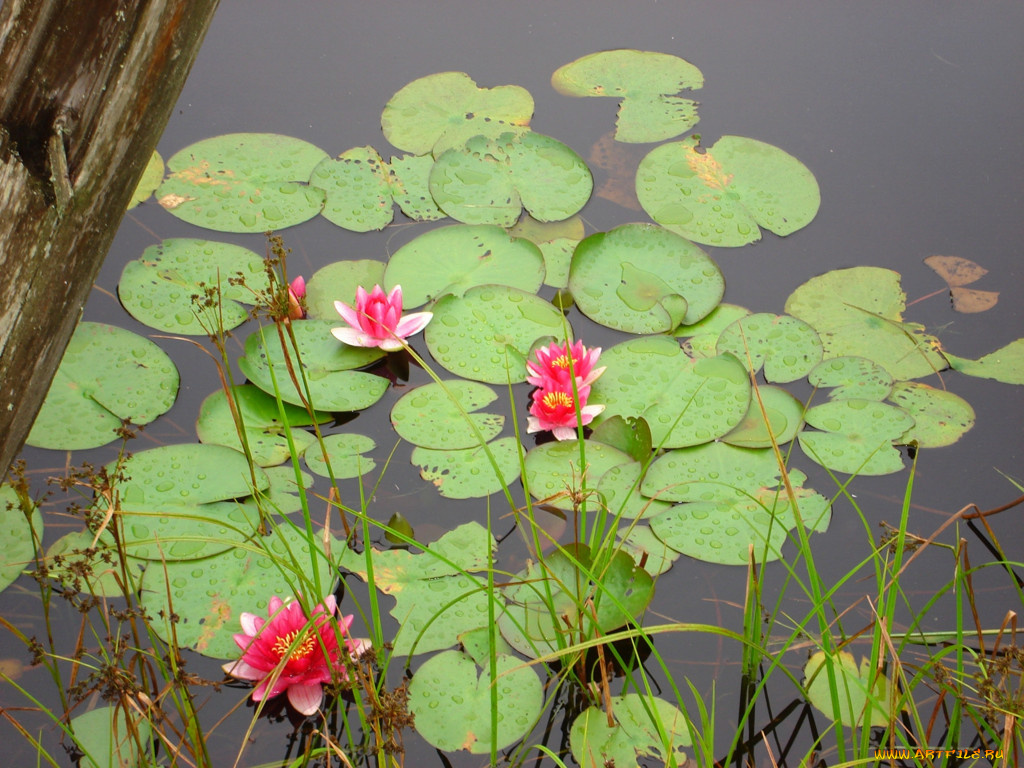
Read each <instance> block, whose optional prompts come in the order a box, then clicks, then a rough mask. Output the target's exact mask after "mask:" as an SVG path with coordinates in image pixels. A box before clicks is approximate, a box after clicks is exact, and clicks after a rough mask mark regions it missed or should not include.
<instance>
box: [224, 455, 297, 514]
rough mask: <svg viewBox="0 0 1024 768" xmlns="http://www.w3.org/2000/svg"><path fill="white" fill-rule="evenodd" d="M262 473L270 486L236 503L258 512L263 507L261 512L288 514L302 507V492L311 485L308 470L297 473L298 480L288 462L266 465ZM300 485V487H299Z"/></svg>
mask: <svg viewBox="0 0 1024 768" xmlns="http://www.w3.org/2000/svg"><path fill="white" fill-rule="evenodd" d="M263 474H264V475H266V476H267V480H268V481H270V487H269V488H265V489H263V490H261V491H260V492H259V493H258V494H254V495H253V496H250V497H248V498H246V499H242V500H241V501H236V502H235V503H236V504H239V505H240V506H243V507H246V508H248V509H249V510H250V511H252V512H255V513H256V514H259V510H260V508H261V507H262V508H263V514H264V516H266V515H267V514H270V513H273V514H277V515H282V516H283V515H290V514H291V513H292V512H298V511H299V510H300V509H302V493H303V490H308V489H309V488H312V487H313V476H312V475H311V474H309V473H308V472H300V473H299V478H300V480H299V481H296V479H295V468H294V467H292V466H291V465H290V464H284V465H282V466H278V467H266V468H265V469H264V470H263ZM300 486H301V487H300Z"/></svg>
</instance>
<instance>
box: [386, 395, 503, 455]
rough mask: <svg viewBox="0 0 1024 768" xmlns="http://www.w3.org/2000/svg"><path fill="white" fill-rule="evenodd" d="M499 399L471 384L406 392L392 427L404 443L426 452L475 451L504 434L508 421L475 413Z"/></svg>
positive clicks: (398, 403)
mask: <svg viewBox="0 0 1024 768" xmlns="http://www.w3.org/2000/svg"><path fill="white" fill-rule="evenodd" d="M497 398H498V395H497V393H496V392H495V391H494V390H493V389H491V388H490V387H488V386H486V385H485V384H478V383H476V382H472V381H461V380H455V381H445V382H442V383H440V384H438V383H434V384H426V385H424V386H422V387H416V388H415V389H413V390H411V391H409V392H406V393H405V394H404V395H402V397H401V398H399V400H398V402H397V403H395V406H394V408H392V409H391V426H393V427H394V428H395V431H396V432H397V433H398V434H399V435H400V436H401V437H402V438H403V439H405V440H408V441H409V442H410V443H412V444H413V445H418V446H421V447H423V448H436V449H440V450H445V451H449V450H453V449H456V448H475V447H479V446H480V444H481V443H485V442H487V441H488V440H491V439H492V438H494V437H497V435H498V433H499V432H501V427H502V425H503V424H504V423H505V417H504V416H502V415H501V414H497V413H475V411H478V410H479V409H481V408H483V407H485V406H487V405H489V404H490V403H492V402H494V401H495V400H496V399H497Z"/></svg>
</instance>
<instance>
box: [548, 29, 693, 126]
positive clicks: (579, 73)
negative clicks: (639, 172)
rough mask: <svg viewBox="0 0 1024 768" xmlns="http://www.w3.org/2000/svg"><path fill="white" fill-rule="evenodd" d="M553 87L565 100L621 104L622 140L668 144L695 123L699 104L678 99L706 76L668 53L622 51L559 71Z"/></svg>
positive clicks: (588, 58)
mask: <svg viewBox="0 0 1024 768" xmlns="http://www.w3.org/2000/svg"><path fill="white" fill-rule="evenodd" d="M551 85H552V86H554V88H555V90H556V91H558V92H559V93H561V94H563V95H565V96H605V97H611V98H616V99H622V103H621V104H620V106H619V116H618V119H617V120H616V124H615V138H616V140H618V141H623V142H631V143H646V142H654V141H664V140H665V139H671V138H672V137H674V136H678V135H679V134H681V133H685V132H686V131H688V130H690V129H691V128H693V126H695V125H696V124H697V121H698V120H699V119H700V118H698V116H697V102H695V101H692V100H691V99H684V98H681V97H679V96H677V95H676V94H677V93H679V92H680V91H682V90H695V89H698V88H702V87H703V86H704V75H703V74H702V73H701V71H700V70H699V69H697V67H695V66H693V64H691V63H690V62H688V61H685V60H684V59H680V58H679V57H678V56H672V55H670V54H667V53H657V52H654V51H636V50H631V49H619V50H614V51H599V52H598V53H591V54H589V55H587V56H583V57H582V58H579V59H576V61H573V62H570V63H569V64H565V65H564V66H561V67H559V68H558V69H557V70H555V73H554V74H553V75H552V76H551Z"/></svg>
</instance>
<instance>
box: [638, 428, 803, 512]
mask: <svg viewBox="0 0 1024 768" xmlns="http://www.w3.org/2000/svg"><path fill="white" fill-rule="evenodd" d="M804 477H805V476H804V475H803V473H801V472H799V471H798V470H790V482H791V483H792V484H793V485H800V484H801V483H802V482H803V480H804ZM780 478H781V470H780V469H779V464H778V460H777V459H776V458H775V453H774V451H772V450H770V449H767V448H743V447H737V446H733V445H729V444H727V443H718V442H715V443H705V444H703V445H695V446H692V447H689V448H677V449H676V450H674V451H669V452H668V453H666V454H664V455H663V456H661V457H659V458H658V460H657V461H655V462H654V463H653V464H652V465H651V466H650V467H649V468H648V470H647V474H646V475H645V476H644V481H643V483H642V485H641V486H640V491H641V493H643V495H644V496H647V497H650V498H656V499H659V500H662V501H726V500H732V499H745V498H748V497H749V496H751V495H754V494H756V493H757V492H758V491H759V490H761V489H763V488H778V487H779V486H780V484H781V482H780Z"/></svg>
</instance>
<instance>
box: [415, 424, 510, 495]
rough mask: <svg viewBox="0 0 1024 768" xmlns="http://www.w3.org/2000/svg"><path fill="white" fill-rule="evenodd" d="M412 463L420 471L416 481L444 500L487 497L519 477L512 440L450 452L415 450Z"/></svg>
mask: <svg viewBox="0 0 1024 768" xmlns="http://www.w3.org/2000/svg"><path fill="white" fill-rule="evenodd" d="M488 454H489V455H488ZM492 458H493V460H494V463H495V464H497V471H496V470H495V467H494V464H492V463H491V460H492ZM412 463H413V464H415V465H416V466H417V467H419V468H420V477H422V478H423V479H424V480H426V481H427V482H428V483H432V484H433V485H434V487H436V488H437V492H438V493H440V494H441V495H442V496H444V497H445V498H447V499H472V498H482V497H484V496H490V495H491V494H492V493H497V492H498V491H500V490H501V489H502V488H507V487H508V486H509V484H510V483H513V482H515V480H516V478H518V477H519V451H518V446H517V444H516V439H515V438H514V437H503V438H501V439H499V440H495V441H494V442H492V443H488V444H487V445H486V446H476V447H474V448H461V449H456V450H451V451H439V450H433V449H430V448H417V449H416V450H414V451H413V452H412Z"/></svg>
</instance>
